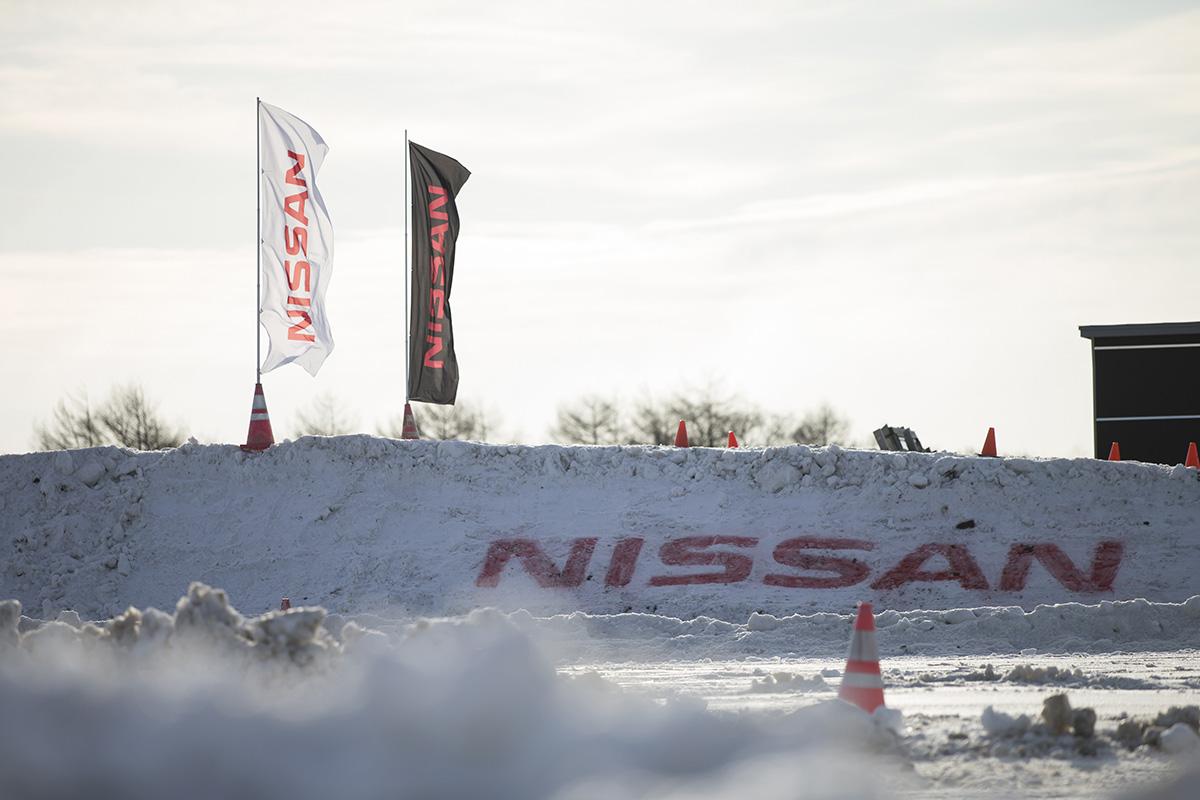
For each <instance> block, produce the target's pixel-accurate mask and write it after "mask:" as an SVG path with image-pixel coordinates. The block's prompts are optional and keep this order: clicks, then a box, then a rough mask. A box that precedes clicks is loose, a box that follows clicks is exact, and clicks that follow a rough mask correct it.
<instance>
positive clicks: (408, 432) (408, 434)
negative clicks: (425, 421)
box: [400, 403, 421, 439]
mask: <svg viewBox="0 0 1200 800" xmlns="http://www.w3.org/2000/svg"><path fill="white" fill-rule="evenodd" d="M400 438H401V439H420V438H421V432H420V431H418V430H417V418H416V417H415V416H413V410H412V405H411V404H409V403H405V404H404V426H403V428H402V429H401V431H400Z"/></svg>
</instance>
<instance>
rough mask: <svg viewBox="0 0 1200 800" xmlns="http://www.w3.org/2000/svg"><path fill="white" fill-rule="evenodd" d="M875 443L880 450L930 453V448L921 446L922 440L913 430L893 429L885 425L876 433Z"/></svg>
mask: <svg viewBox="0 0 1200 800" xmlns="http://www.w3.org/2000/svg"><path fill="white" fill-rule="evenodd" d="M875 442H876V444H878V445H879V449H880V450H909V451H911V452H913V453H928V452H929V448H928V447H922V446H921V440H920V439H918V438H917V435H916V434H915V433H913V432H912V429H911V428H893V427H892V426H890V425H884V426H883V427H882V428H880V429H879V430H877V431H875Z"/></svg>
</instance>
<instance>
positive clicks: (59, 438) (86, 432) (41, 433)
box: [33, 393, 112, 450]
mask: <svg viewBox="0 0 1200 800" xmlns="http://www.w3.org/2000/svg"><path fill="white" fill-rule="evenodd" d="M33 433H34V442H35V444H36V446H37V447H39V448H41V449H42V450H74V449H77V448H80V447H97V446H99V445H102V444H109V443H111V441H112V440H111V439H110V438H109V437H108V432H107V431H105V430H104V429H103V428H102V427H101V425H100V419H99V417H98V416H97V414H96V413H95V412H94V411H92V406H91V403H90V402H88V397H87V394H86V393H85V394H84V395H83V396H82V397H76V396H74V395H68V396H67V397H65V398H63V399H62V400H59V401H58V404H57V405H56V406H55V407H54V415H53V417H51V419H50V422H49V423H47V424H46V425H41V424H38V425H36V426H34V429H33Z"/></svg>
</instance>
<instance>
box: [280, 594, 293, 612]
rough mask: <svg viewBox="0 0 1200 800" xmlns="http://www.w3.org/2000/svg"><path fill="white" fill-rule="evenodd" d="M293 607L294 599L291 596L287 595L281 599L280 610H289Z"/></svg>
mask: <svg viewBox="0 0 1200 800" xmlns="http://www.w3.org/2000/svg"><path fill="white" fill-rule="evenodd" d="M291 607H292V599H291V598H290V597H285V598H283V599H282V600H280V601H279V610H280V611H287V610H288V609H289V608H291Z"/></svg>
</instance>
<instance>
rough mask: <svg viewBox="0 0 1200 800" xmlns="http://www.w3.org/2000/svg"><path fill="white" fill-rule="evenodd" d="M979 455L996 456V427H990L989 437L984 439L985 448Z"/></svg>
mask: <svg viewBox="0 0 1200 800" xmlns="http://www.w3.org/2000/svg"><path fill="white" fill-rule="evenodd" d="M979 455H981V456H987V457H988V458H995V457H996V429H995V428H988V432H987V437H986V438H985V439H984V440H983V450H982V451H980V453H979Z"/></svg>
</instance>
